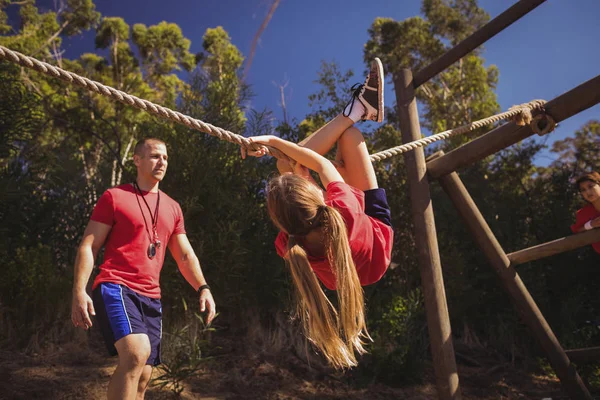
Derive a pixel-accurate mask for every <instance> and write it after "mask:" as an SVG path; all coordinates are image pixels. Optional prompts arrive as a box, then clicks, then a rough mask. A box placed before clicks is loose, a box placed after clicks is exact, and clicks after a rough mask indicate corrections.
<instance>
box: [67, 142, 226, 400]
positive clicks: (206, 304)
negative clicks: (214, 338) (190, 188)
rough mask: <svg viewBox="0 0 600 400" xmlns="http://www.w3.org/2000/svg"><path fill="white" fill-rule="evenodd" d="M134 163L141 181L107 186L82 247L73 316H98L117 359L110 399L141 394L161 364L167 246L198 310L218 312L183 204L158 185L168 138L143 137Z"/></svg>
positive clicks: (79, 323) (87, 323)
mask: <svg viewBox="0 0 600 400" xmlns="http://www.w3.org/2000/svg"><path fill="white" fill-rule="evenodd" d="M133 161H134V163H135V165H136V167H137V178H136V180H135V182H133V183H127V184H124V185H121V186H117V187H114V188H111V189H109V190H107V191H106V192H105V193H104V194H103V195H102V197H100V199H99V200H98V203H97V204H96V207H95V208H94V211H93V213H92V216H91V218H90V222H89V223H88V226H87V228H86V230H85V232H84V234H83V239H82V241H81V244H80V246H79V249H78V251H77V259H76V261H75V273H74V283H73V305H72V311H71V312H72V315H71V319H72V321H73V324H74V325H75V326H76V327H80V328H83V329H88V328H90V327H91V326H92V320H91V318H90V315H92V316H96V319H97V321H98V325H99V326H100V329H101V331H102V335H103V336H104V340H105V342H106V345H107V347H108V349H109V352H110V353H111V354H113V355H117V354H118V356H119V364H118V366H117V368H116V370H115V372H114V374H113V376H112V378H111V380H110V384H109V386H108V399H130V398H134V397H137V398H143V397H144V393H145V391H146V387H147V385H148V382H149V381H150V377H151V375H152V367H153V366H154V365H158V364H159V363H160V345H161V339H162V307H161V303H160V285H159V276H160V271H161V269H162V265H163V262H164V258H165V252H166V247H168V248H169V250H170V251H171V255H172V256H173V258H175V260H176V262H177V265H178V267H179V270H180V271H181V273H182V275H183V276H184V278H185V279H186V280H187V281H188V282H189V283H190V285H192V286H193V287H194V289H196V290H197V291H198V293H199V298H200V300H199V301H200V311H201V312H204V311H205V310H206V311H208V315H207V323H208V324H210V323H211V321H212V319H213V318H214V316H215V312H216V308H215V302H214V299H213V297H212V294H211V292H210V287H209V286H208V285H207V284H206V280H205V279H204V275H203V273H202V269H201V268H200V262H199V261H198V257H196V255H195V254H194V250H193V249H192V246H191V245H190V242H189V240H188V238H187V236H186V232H185V226H184V221H183V214H182V212H181V208H180V207H179V204H178V203H177V202H176V201H175V200H173V199H171V198H170V197H169V196H167V195H166V194H165V193H164V192H162V191H161V190H159V188H158V185H159V183H160V181H162V179H163V178H164V176H165V173H166V171H167V164H168V156H167V148H166V145H165V143H164V142H163V141H161V140H159V139H154V138H149V139H142V140H140V141H139V142H138V143H137V144H136V146H135V149H134V156H133ZM102 246H104V262H103V263H102V265H100V267H99V269H100V272H99V274H98V276H97V277H96V279H95V280H94V284H93V286H92V297H93V300H92V298H91V297H90V296H89V295H88V294H87V293H86V290H85V287H86V285H87V282H88V280H89V278H90V275H91V272H92V269H93V267H94V260H95V259H96V256H97V254H98V251H99V250H100V248H101V247H102Z"/></svg>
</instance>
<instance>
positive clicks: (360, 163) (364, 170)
mask: <svg viewBox="0 0 600 400" xmlns="http://www.w3.org/2000/svg"><path fill="white" fill-rule="evenodd" d="M336 159H337V160H338V161H342V162H343V167H339V168H338V170H339V172H340V174H341V175H342V177H343V178H344V181H345V182H346V183H347V184H348V185H350V186H354V187H355V188H357V189H359V190H362V191H365V190H370V189H376V188H377V187H378V185H377V176H376V175H375V169H374V168H373V164H372V163H371V159H370V157H369V151H368V149H367V144H366V143H365V139H364V137H363V135H362V133H361V132H360V131H359V130H358V128H356V127H354V126H352V127H350V128H348V129H346V130H345V131H344V133H343V134H342V135H341V136H340V138H339V140H338V148H337V154H336Z"/></svg>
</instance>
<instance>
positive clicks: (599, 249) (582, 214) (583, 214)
mask: <svg viewBox="0 0 600 400" xmlns="http://www.w3.org/2000/svg"><path fill="white" fill-rule="evenodd" d="M598 217H600V211H598V210H596V208H595V207H594V206H593V205H592V204H587V205H586V206H585V207H583V208H582V209H580V210H578V211H577V215H576V216H575V223H574V224H573V225H571V230H572V231H573V233H577V232H578V231H579V229H581V227H582V226H583V225H585V224H586V223H587V222H588V221H591V220H593V219H594V218H598ZM592 247H593V248H594V250H595V251H596V253H600V242H596V243H592Z"/></svg>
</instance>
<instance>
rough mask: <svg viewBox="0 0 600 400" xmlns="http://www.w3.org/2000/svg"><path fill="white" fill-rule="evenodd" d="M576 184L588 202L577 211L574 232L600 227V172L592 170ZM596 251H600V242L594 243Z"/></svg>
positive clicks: (572, 227)
mask: <svg viewBox="0 0 600 400" xmlns="http://www.w3.org/2000/svg"><path fill="white" fill-rule="evenodd" d="M575 186H576V187H577V189H578V190H579V193H581V196H582V197H583V199H584V200H585V201H586V202H587V203H588V204H586V205H585V207H583V208H581V209H580V210H578V211H577V215H576V219H575V223H574V224H573V225H571V230H572V231H573V232H574V233H577V232H583V231H587V230H590V229H594V228H600V174H599V173H598V172H590V173H589V174H585V175H583V176H581V177H580V178H579V179H577V181H576V182H575ZM592 247H593V248H594V250H595V251H596V253H600V242H596V243H594V244H592Z"/></svg>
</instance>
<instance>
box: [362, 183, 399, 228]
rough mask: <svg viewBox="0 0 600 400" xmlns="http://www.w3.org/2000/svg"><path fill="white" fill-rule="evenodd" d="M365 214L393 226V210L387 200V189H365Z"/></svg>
mask: <svg viewBox="0 0 600 400" xmlns="http://www.w3.org/2000/svg"><path fill="white" fill-rule="evenodd" d="M364 193H365V214H367V215H368V216H369V217H373V218H375V219H378V220H380V221H381V222H383V223H384V224H386V225H388V226H392V212H391V211H390V205H389V204H388V201H387V196H386V194H385V189H382V188H377V189H371V190H365V192H364Z"/></svg>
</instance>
